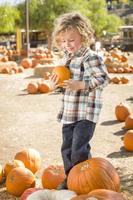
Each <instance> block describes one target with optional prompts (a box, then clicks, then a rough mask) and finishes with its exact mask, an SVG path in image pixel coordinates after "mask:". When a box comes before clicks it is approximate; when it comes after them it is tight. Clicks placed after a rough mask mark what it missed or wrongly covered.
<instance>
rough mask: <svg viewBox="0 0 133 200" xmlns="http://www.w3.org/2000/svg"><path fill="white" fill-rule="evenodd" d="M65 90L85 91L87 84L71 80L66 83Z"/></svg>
mask: <svg viewBox="0 0 133 200" xmlns="http://www.w3.org/2000/svg"><path fill="white" fill-rule="evenodd" d="M63 88H65V89H69V90H83V89H85V83H84V82H83V81H76V80H72V79H69V80H66V81H64V84H63Z"/></svg>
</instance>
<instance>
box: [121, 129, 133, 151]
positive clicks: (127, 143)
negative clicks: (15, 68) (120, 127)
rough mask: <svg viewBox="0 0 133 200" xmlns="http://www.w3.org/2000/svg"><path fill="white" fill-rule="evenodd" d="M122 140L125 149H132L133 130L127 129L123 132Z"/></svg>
mask: <svg viewBox="0 0 133 200" xmlns="http://www.w3.org/2000/svg"><path fill="white" fill-rule="evenodd" d="M123 142H124V147H125V149H126V150H127V151H133V130H129V131H127V132H126V133H125V135H124V140H123Z"/></svg>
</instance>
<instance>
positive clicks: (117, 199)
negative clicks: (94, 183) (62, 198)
mask: <svg viewBox="0 0 133 200" xmlns="http://www.w3.org/2000/svg"><path fill="white" fill-rule="evenodd" d="M92 197H94V198H92ZM91 199H92V200H93V199H95V200H125V199H124V197H123V195H122V194H120V193H118V192H115V191H111V190H106V189H96V190H93V191H91V192H90V193H89V194H86V195H79V196H75V197H73V198H72V199H71V200H91Z"/></svg>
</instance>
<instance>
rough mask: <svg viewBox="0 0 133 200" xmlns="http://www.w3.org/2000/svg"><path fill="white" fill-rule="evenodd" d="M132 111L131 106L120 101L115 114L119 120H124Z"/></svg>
mask: <svg viewBox="0 0 133 200" xmlns="http://www.w3.org/2000/svg"><path fill="white" fill-rule="evenodd" d="M130 113H131V110H130V107H129V106H128V104H126V103H120V104H118V105H117V106H116V107H115V116H116V119H117V120H118V121H121V122H124V121H125V120H126V118H127V117H128V115H129V114H130Z"/></svg>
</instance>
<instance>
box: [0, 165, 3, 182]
mask: <svg viewBox="0 0 133 200" xmlns="http://www.w3.org/2000/svg"><path fill="white" fill-rule="evenodd" d="M2 178H3V168H2V165H0V182H2Z"/></svg>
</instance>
